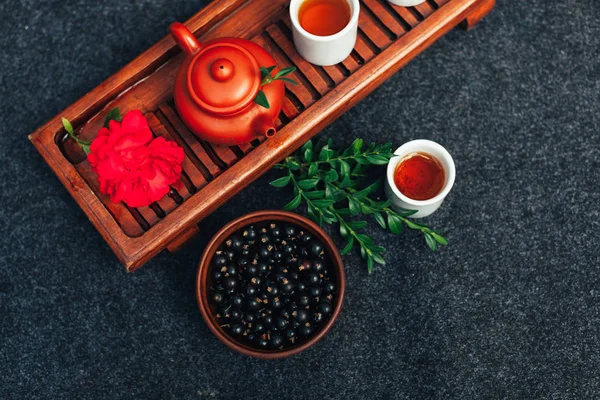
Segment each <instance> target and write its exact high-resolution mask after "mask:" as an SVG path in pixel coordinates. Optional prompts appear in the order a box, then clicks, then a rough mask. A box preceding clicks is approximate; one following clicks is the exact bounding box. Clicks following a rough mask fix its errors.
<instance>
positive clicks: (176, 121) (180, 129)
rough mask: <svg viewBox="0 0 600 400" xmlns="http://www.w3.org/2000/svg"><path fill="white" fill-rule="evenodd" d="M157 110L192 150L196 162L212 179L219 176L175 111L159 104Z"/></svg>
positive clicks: (205, 153)
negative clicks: (202, 166)
mask: <svg viewBox="0 0 600 400" xmlns="http://www.w3.org/2000/svg"><path fill="white" fill-rule="evenodd" d="M159 109H160V111H161V112H162V113H163V115H164V116H165V117H166V118H167V120H168V121H169V123H170V124H171V125H172V126H173V128H175V130H176V131H177V133H178V134H179V136H180V137H181V139H182V140H183V141H184V142H185V143H186V145H187V146H188V147H189V148H190V149H191V150H192V152H193V153H194V155H195V156H196V158H197V159H198V161H199V162H200V163H201V164H202V165H204V166H205V167H206V169H207V170H208V172H209V173H210V174H211V175H212V176H213V177H216V176H217V175H219V174H220V173H221V169H220V168H219V166H218V165H217V164H216V163H215V162H214V161H213V159H212V158H211V157H210V156H209V154H208V153H207V152H206V150H205V149H204V147H202V145H201V144H200V142H199V141H198V139H197V138H196V136H195V135H194V134H193V133H192V132H190V130H189V129H188V128H187V127H186V126H185V124H184V123H183V121H182V120H181V119H180V118H179V116H178V115H177V113H176V112H175V110H174V109H173V108H171V106H169V105H168V104H161V105H160V106H159Z"/></svg>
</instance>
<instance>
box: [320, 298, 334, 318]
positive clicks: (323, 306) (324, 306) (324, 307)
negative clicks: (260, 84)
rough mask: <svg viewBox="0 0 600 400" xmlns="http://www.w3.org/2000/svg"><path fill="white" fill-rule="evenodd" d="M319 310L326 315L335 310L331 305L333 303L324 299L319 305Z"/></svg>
mask: <svg viewBox="0 0 600 400" xmlns="http://www.w3.org/2000/svg"><path fill="white" fill-rule="evenodd" d="M317 311H318V312H320V313H322V314H325V315H329V314H331V313H332V312H333V307H332V306H331V303H330V302H328V301H322V302H321V303H319V305H318V306H317Z"/></svg>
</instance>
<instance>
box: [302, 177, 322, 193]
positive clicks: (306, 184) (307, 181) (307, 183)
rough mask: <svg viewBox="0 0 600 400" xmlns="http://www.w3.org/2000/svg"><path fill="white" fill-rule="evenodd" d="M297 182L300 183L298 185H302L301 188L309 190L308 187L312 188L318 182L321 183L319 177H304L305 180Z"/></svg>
mask: <svg viewBox="0 0 600 400" xmlns="http://www.w3.org/2000/svg"><path fill="white" fill-rule="evenodd" d="M297 183H298V186H299V187H300V189H302V190H308V189H312V188H314V187H315V186H317V183H319V178H311V179H304V180H301V181H298V182H297Z"/></svg>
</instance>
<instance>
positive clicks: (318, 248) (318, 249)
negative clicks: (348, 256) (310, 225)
mask: <svg viewBox="0 0 600 400" xmlns="http://www.w3.org/2000/svg"><path fill="white" fill-rule="evenodd" d="M323 250H324V248H323V245H322V244H321V243H319V242H317V241H316V240H313V241H311V242H310V243H309V244H308V252H309V254H310V256H311V257H313V258H317V257H319V256H320V255H321V253H322V252H323Z"/></svg>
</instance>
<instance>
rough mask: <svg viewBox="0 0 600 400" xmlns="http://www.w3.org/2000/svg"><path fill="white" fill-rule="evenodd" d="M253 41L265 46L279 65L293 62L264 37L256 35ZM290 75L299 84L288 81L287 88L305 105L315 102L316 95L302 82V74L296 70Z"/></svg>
mask: <svg viewBox="0 0 600 400" xmlns="http://www.w3.org/2000/svg"><path fill="white" fill-rule="evenodd" d="M252 41H253V42H254V43H256V44H258V45H259V46H262V47H264V48H265V49H266V50H267V51H268V52H269V53H270V54H271V56H272V57H273V58H274V59H275V61H276V62H277V65H279V66H288V65H289V64H290V63H291V61H288V60H286V57H287V56H285V55H283V54H282V53H281V51H280V50H279V49H277V48H276V47H274V46H271V44H269V43H268V42H267V41H266V40H265V39H263V38H262V37H260V36H256V37H254V38H252ZM289 77H290V78H291V79H293V80H295V81H296V82H298V83H299V85H288V84H287V83H286V88H287V89H288V90H289V91H290V92H292V93H294V95H295V96H296V98H298V100H299V101H300V102H301V103H302V105H304V107H309V106H310V105H311V104H313V103H314V102H315V97H314V96H313V94H312V93H311V92H310V91H309V89H308V87H307V86H305V85H303V84H302V77H301V76H300V74H299V72H298V71H295V72H293V73H291V74H290V76H289Z"/></svg>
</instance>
